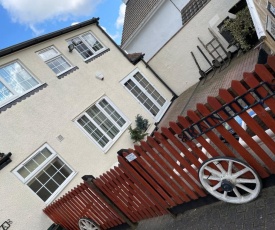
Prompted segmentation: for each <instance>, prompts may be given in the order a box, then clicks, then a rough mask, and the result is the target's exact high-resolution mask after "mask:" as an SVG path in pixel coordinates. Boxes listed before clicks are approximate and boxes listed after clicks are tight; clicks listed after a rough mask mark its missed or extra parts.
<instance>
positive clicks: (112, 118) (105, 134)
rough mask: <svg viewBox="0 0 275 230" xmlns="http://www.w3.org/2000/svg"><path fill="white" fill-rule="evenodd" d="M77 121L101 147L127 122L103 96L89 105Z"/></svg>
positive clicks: (113, 137)
mask: <svg viewBox="0 0 275 230" xmlns="http://www.w3.org/2000/svg"><path fill="white" fill-rule="evenodd" d="M77 122H78V123H79V124H80V125H81V126H82V127H83V128H84V129H85V131H86V132H87V133H88V134H89V135H90V136H91V137H92V138H93V139H94V140H95V141H96V142H97V143H98V144H99V145H100V146H101V147H105V146H106V145H107V144H108V143H110V141H111V140H113V139H115V138H116V137H117V136H118V135H119V134H120V133H121V130H122V128H124V127H125V124H126V123H127V122H126V120H125V119H124V118H123V117H122V116H121V115H120V113H119V112H118V111H117V110H116V109H115V108H114V107H113V106H112V105H111V104H110V103H109V102H108V100H107V99H105V98H103V99H102V100H100V101H99V102H98V103H97V104H95V105H93V106H91V107H90V108H89V109H88V110H87V111H86V114H85V115H83V116H82V117H81V118H79V119H78V120H77Z"/></svg>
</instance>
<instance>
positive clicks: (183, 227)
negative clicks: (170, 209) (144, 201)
mask: <svg viewBox="0 0 275 230" xmlns="http://www.w3.org/2000/svg"><path fill="white" fill-rule="evenodd" d="M136 229H137V230H164V229H165V230H167V229H169V230H189V229H190V230H200V229H202V230H208V229H223V230H239V229H244V230H251V229H253V230H256V229H265V230H274V229H275V186H272V187H268V188H265V189H263V190H262V192H261V194H260V196H259V197H258V198H257V199H256V200H254V201H252V202H250V203H247V204H241V205H236V204H229V203H225V202H222V201H218V202H216V203H213V204H210V205H205V206H202V207H200V208H195V209H192V210H188V211H186V212H184V213H180V214H178V215H177V216H176V218H173V217H171V216H170V215H165V216H160V217H155V218H151V219H147V220H143V221H141V222H139V224H138V226H137V228H136Z"/></svg>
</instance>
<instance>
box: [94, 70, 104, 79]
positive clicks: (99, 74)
mask: <svg viewBox="0 0 275 230" xmlns="http://www.w3.org/2000/svg"><path fill="white" fill-rule="evenodd" d="M95 77H96V78H97V79H98V80H101V81H103V80H104V76H103V74H102V73H101V72H96V74H95Z"/></svg>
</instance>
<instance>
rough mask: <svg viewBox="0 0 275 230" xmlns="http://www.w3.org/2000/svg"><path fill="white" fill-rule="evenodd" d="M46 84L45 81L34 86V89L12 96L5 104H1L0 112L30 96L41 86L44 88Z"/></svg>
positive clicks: (40, 88)
mask: <svg viewBox="0 0 275 230" xmlns="http://www.w3.org/2000/svg"><path fill="white" fill-rule="evenodd" d="M47 86H48V85H47V84H46V83H44V84H40V85H38V86H37V87H35V88H34V89H32V90H30V91H28V92H26V93H25V94H23V95H20V96H18V97H16V98H14V99H13V100H12V101H9V102H8V103H6V104H3V105H2V106H0V113H1V112H3V111H6V110H7V109H8V108H11V107H12V106H13V105H16V104H17V103H18V102H21V101H23V100H25V99H26V98H27V97H30V96H31V95H33V94H35V93H36V92H38V91H40V90H42V89H43V88H46V87H47Z"/></svg>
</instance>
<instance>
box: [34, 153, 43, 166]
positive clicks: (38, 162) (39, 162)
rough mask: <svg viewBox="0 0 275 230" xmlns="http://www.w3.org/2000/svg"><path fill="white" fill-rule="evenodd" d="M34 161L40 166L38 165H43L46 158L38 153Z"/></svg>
mask: <svg viewBox="0 0 275 230" xmlns="http://www.w3.org/2000/svg"><path fill="white" fill-rule="evenodd" d="M33 160H34V161H35V162H36V163H37V164H38V165H41V164H42V163H43V162H44V161H45V160H46V158H45V157H44V156H43V155H42V154H41V153H38V154H37V155H36V156H35V157H34V158H33Z"/></svg>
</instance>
